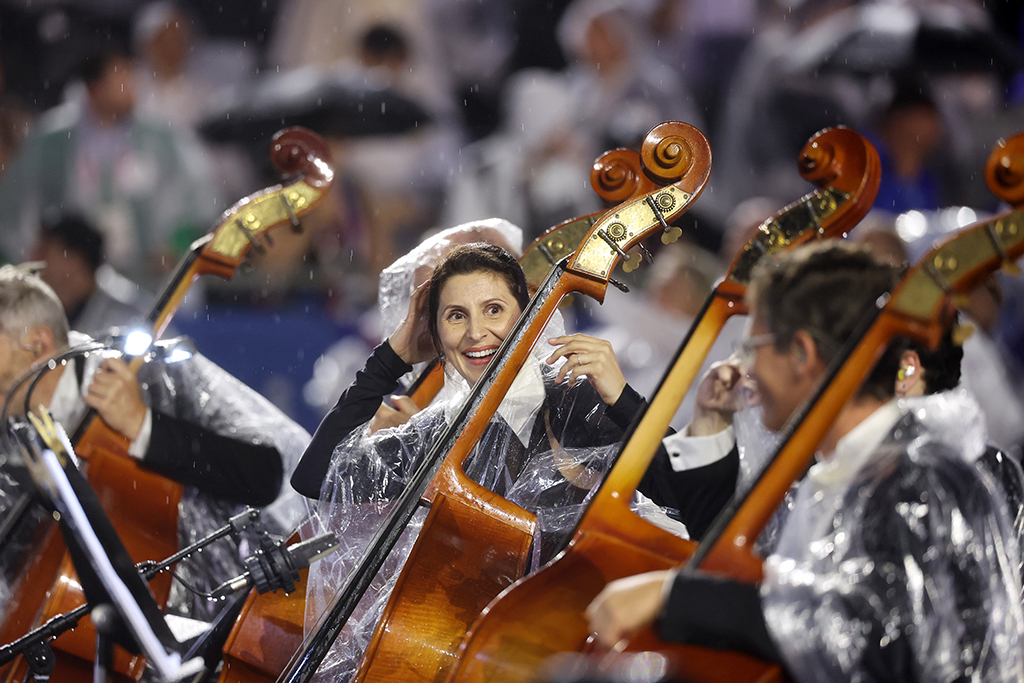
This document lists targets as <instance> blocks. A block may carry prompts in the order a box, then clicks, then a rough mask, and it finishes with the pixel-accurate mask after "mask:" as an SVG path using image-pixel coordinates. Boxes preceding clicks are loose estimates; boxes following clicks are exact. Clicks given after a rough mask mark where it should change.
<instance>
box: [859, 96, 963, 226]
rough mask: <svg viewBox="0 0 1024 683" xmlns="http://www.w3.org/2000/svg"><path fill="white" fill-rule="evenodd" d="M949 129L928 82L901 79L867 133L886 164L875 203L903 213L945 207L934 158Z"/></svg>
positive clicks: (881, 207) (893, 211)
mask: <svg viewBox="0 0 1024 683" xmlns="http://www.w3.org/2000/svg"><path fill="white" fill-rule="evenodd" d="M944 131H945V124H944V122H943V120H942V115H941V114H940V113H939V110H938V108H937V107H936V106H935V101H934V100H933V99H932V97H931V95H930V93H929V92H928V91H927V86H926V84H925V82H924V81H923V80H921V79H912V78H900V79H899V80H898V81H897V83H896V88H895V93H894V94H893V97H892V101H890V103H889V106H888V107H886V109H885V111H883V112H882V113H881V115H879V116H878V118H877V120H876V121H875V122H874V125H873V130H872V131H869V132H867V136H868V139H870V140H871V141H872V142H873V143H874V145H875V148H876V149H877V150H878V156H879V159H880V160H881V162H882V179H881V184H880V186H879V188H878V195H876V197H875V206H876V207H878V208H880V209H884V210H886V211H889V212H892V213H896V214H898V213H904V212H906V211H910V210H911V209H919V210H926V211H927V210H934V209H938V208H940V206H942V200H941V199H940V196H941V192H940V187H939V177H938V174H937V172H936V169H935V167H934V162H935V155H936V152H937V151H938V150H939V147H940V145H941V144H942V142H943V137H944Z"/></svg>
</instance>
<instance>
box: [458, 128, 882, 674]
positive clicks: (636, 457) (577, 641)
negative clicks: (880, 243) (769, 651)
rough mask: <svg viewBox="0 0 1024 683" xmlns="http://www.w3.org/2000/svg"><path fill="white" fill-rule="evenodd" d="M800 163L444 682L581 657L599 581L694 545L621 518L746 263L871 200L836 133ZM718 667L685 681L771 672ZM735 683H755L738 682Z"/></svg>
mask: <svg viewBox="0 0 1024 683" xmlns="http://www.w3.org/2000/svg"><path fill="white" fill-rule="evenodd" d="M799 165H800V169H801V172H802V173H803V175H804V177H805V178H807V179H808V180H810V181H812V182H815V183H816V184H818V185H819V186H820V188H821V189H819V190H817V191H816V192H813V193H811V194H809V195H807V196H806V197H804V198H803V199H801V200H800V201H799V202H796V203H794V204H793V205H790V206H788V207H786V208H785V209H783V210H782V211H780V212H779V213H777V214H776V215H775V216H773V217H772V218H770V219H768V220H767V221H765V222H764V223H763V224H762V225H761V227H760V229H759V231H758V234H757V235H755V237H754V238H753V239H752V240H751V242H750V243H749V244H748V245H747V246H746V247H744V249H743V250H742V251H741V252H740V254H739V255H737V257H736V259H735V260H734V262H733V264H732V266H731V267H730V269H729V273H728V275H727V276H726V277H725V279H724V280H723V281H722V282H721V283H719V285H718V286H717V287H716V289H715V291H714V292H713V293H712V295H711V297H710V298H709V299H708V301H707V302H706V304H705V307H704V310H703V311H702V313H701V314H700V316H699V317H698V319H697V321H696V322H695V324H694V326H693V328H691V330H690V333H689V335H688V337H687V338H686V339H685V340H684V342H683V345H682V346H681V347H680V351H679V353H678V355H677V357H676V359H675V361H674V362H673V364H672V365H671V367H670V369H669V371H668V373H667V375H666V376H665V378H664V380H663V381H662V384H661V386H660V387H659V389H658V391H657V393H656V395H655V396H654V398H653V399H652V401H651V403H650V407H649V408H648V410H647V412H646V413H645V414H644V417H643V418H642V420H641V421H640V423H639V424H638V425H637V427H636V429H635V430H634V431H633V433H632V434H631V435H630V436H629V437H627V438H628V441H627V443H626V445H625V446H624V448H623V450H622V452H621V454H620V455H619V457H618V459H617V461H616V463H615V465H614V466H613V468H612V470H611V471H610V472H609V474H608V477H607V478H606V480H605V481H604V483H603V484H602V486H601V489H600V491H599V492H598V494H597V495H596V496H595V498H594V501H593V502H592V503H591V505H590V507H589V508H588V510H587V511H586V513H585V514H584V516H583V518H582V519H581V521H580V523H579V525H578V526H577V529H576V532H575V533H574V536H573V539H572V541H571V542H570V544H569V546H568V547H567V549H566V550H565V551H564V552H563V553H562V554H560V555H559V556H558V557H556V558H555V560H553V561H552V562H551V563H549V564H548V565H547V566H546V567H544V568H543V569H541V570H540V571H539V572H537V573H536V574H534V575H532V576H530V577H528V578H526V579H523V580H521V581H519V582H517V583H516V584H514V585H513V586H512V587H511V588H509V589H508V590H507V591H505V593H503V594H502V595H501V596H500V597H499V598H498V599H497V600H495V601H494V602H492V603H491V604H490V605H489V606H488V607H487V609H486V611H485V613H484V614H483V615H481V617H480V619H479V620H478V621H477V622H476V623H474V624H473V626H472V628H471V629H470V632H469V635H468V636H467V638H466V641H465V643H464V645H463V648H462V650H461V652H460V659H459V663H458V665H457V667H456V668H455V669H454V670H453V671H452V674H451V676H450V677H449V679H448V680H449V681H527V680H530V679H531V678H532V677H533V676H535V674H536V667H537V665H538V664H539V663H540V662H541V661H542V660H544V659H545V658H546V657H548V656H549V655H551V654H554V653H556V652H563V651H585V650H586V649H587V648H588V647H589V635H590V634H589V629H588V627H587V622H586V618H585V616H584V611H585V610H586V607H587V606H588V605H589V604H590V602H591V601H592V600H593V598H594V597H595V596H596V595H597V594H598V593H599V592H600V591H601V590H602V589H603V588H604V586H605V585H606V584H607V583H608V582H610V581H612V580H615V579H618V578H622V577H626V576H632V575H634V574H638V573H642V572H647V571H654V570H658V569H667V568H670V567H673V566H678V565H680V564H683V563H684V562H685V561H686V560H687V559H688V558H690V556H691V555H692V554H693V552H694V551H695V549H696V547H697V545H696V543H694V542H693V541H689V540H684V539H682V538H679V537H676V536H674V535H672V534H669V533H668V532H665V531H664V530H662V529H659V528H657V527H655V526H653V525H652V524H650V523H648V522H646V521H644V520H642V519H640V518H639V517H638V516H637V515H635V514H634V513H633V512H631V511H630V509H629V505H630V501H631V500H632V498H633V493H634V492H635V491H636V488H637V486H638V484H639V483H640V480H641V478H642V477H643V475H644V473H645V472H646V471H647V468H648V466H649V465H650V462H651V460H652V459H653V457H654V454H655V452H656V451H657V448H658V446H659V444H660V442H661V439H662V438H663V436H664V435H665V433H666V430H667V428H668V426H669V423H670V421H671V420H672V418H673V417H674V415H675V412H676V410H677V408H678V407H679V404H680V403H681V402H682V399H683V398H684V397H685V396H686V394H687V392H688V391H689V389H690V387H691V385H692V384H693V381H694V379H695V377H696V373H697V371H698V370H699V368H700V367H701V365H702V363H703V362H704V360H705V358H706V356H707V353H708V351H709V349H710V348H711V345H712V344H713V343H714V341H715V339H716V338H717V337H718V334H719V332H720V331H721V329H722V327H723V326H724V324H725V322H726V320H728V318H729V317H731V316H732V315H735V314H738V313H745V312H746V309H745V306H744V302H743V297H744V295H745V293H746V285H747V283H748V282H749V278H750V272H751V269H752V268H753V266H754V264H755V263H756V262H757V260H758V259H760V258H761V257H762V256H764V255H765V254H771V253H774V252H778V251H780V250H782V249H786V248H790V247H792V246H795V245H797V244H801V243H804V242H806V241H808V240H811V239H816V238H819V237H827V236H835V235H841V234H844V233H846V232H847V231H849V230H850V229H852V228H853V227H854V226H855V225H856V224H857V223H858V222H859V221H860V220H861V218H863V217H864V215H865V214H866V213H867V211H868V210H869V209H870V207H871V204H872V203H873V202H874V197H875V194H876V192H877V190H878V183H879V162H878V155H877V152H875V150H874V148H873V147H872V146H871V144H870V143H868V142H867V141H866V140H864V139H863V138H862V137H860V136H859V135H857V134H856V133H854V132H853V131H850V130H847V129H828V130H825V131H823V132H821V133H819V134H818V135H816V136H815V137H814V138H812V139H811V140H810V141H809V142H808V143H807V145H806V146H805V147H804V150H803V153H802V154H801V157H800V160H799ZM729 559H730V560H732V559H734V558H729ZM708 568H709V569H711V570H729V572H730V573H734V574H735V573H741V574H742V575H743V576H753V575H754V574H755V573H756V571H759V563H756V562H754V561H752V560H751V561H746V562H743V563H738V562H737V563H733V562H723V563H722V564H719V563H718V558H717V557H716V558H715V560H714V561H713V562H712V563H711V564H710V565H709V566H708ZM739 568H741V569H739ZM722 657H724V658H725V660H727V662H723V663H728V664H729V667H728V668H722V669H721V670H720V671H721V677H719V676H717V675H716V671H718V670H716V669H715V667H708V673H709V674H710V675H709V676H708V677H704V678H696V679H694V680H700V681H725V680H731V679H730V677H731V676H732V675H733V673H735V672H736V671H738V670H740V669H742V670H744V671H747V672H751V673H754V672H761V673H763V674H764V675H765V676H766V678H764V679H763V680H766V681H767V680H775V679H776V678H777V676H778V672H777V671H776V672H765V671H764V667H763V664H761V663H760V662H756V661H754V660H752V659H751V658H748V657H745V656H743V655H738V654H734V653H725V654H723V655H722ZM737 667H738V668H737ZM727 672H732V673H727ZM746 680H759V678H758V677H757V676H754V677H750V676H747V677H746Z"/></svg>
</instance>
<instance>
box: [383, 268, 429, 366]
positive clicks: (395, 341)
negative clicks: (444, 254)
mask: <svg viewBox="0 0 1024 683" xmlns="http://www.w3.org/2000/svg"><path fill="white" fill-rule="evenodd" d="M429 291H430V280H427V281H426V282H424V283H423V284H421V285H420V286H419V287H417V288H416V289H415V290H414V291H413V293H412V296H411V297H410V298H409V312H408V313H407V314H406V316H405V320H403V321H402V324H401V325H399V326H398V329H397V330H395V332H394V334H392V335H391V336H390V337H388V344H390V345H391V348H392V349H393V350H394V352H395V353H397V354H398V357H399V358H401V359H402V360H404V361H405V362H406V363H408V364H409V365H415V364H416V363H422V362H423V361H427V360H430V359H432V358H435V357H436V356H437V351H436V350H435V349H434V342H433V341H432V340H431V339H430V331H429V327H428V326H427V315H428V313H427V292H429Z"/></svg>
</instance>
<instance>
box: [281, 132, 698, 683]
mask: <svg viewBox="0 0 1024 683" xmlns="http://www.w3.org/2000/svg"><path fill="white" fill-rule="evenodd" d="M641 155H642V158H643V163H644V167H645V168H646V170H647V172H648V173H651V174H653V175H655V176H657V177H663V178H666V179H667V180H669V181H670V182H671V184H669V185H666V186H664V187H662V188H659V189H657V190H654V191H652V192H649V193H645V194H644V195H643V196H641V197H639V198H637V199H634V200H632V201H630V202H626V203H625V204H622V205H620V206H618V207H616V208H613V209H611V210H610V211H608V212H606V213H605V214H604V215H603V216H602V217H601V218H600V220H598V222H597V223H595V225H594V227H593V228H592V229H591V232H590V233H589V234H588V235H587V237H586V238H585V239H584V241H583V243H582V244H581V245H580V247H579V249H577V251H576V252H575V255H574V256H573V257H572V258H571V259H566V260H563V261H561V262H559V264H558V265H557V266H556V267H555V268H553V269H552V270H551V272H550V273H549V274H548V276H547V278H546V279H545V282H544V284H543V285H542V286H541V287H540V289H539V290H538V292H537V293H536V294H535V295H534V297H533V298H532V299H531V301H530V303H529V304H528V305H527V306H526V309H525V310H524V311H523V314H522V317H521V318H520V319H519V321H518V322H517V323H516V325H515V326H514V327H513V328H512V330H511V331H510V333H509V334H508V336H507V337H506V339H505V341H504V343H503V344H502V345H501V347H500V348H499V350H498V352H497V357H496V358H497V359H496V360H493V361H492V362H491V363H490V365H489V366H488V367H487V369H486V370H485V371H484V373H483V375H482V376H481V378H480V379H479V380H478V381H477V383H476V385H475V386H474V387H473V389H472V390H471V391H470V393H469V396H468V398H467V399H466V402H465V403H464V404H463V405H462V407H461V408H460V409H459V411H458V413H457V414H456V415H455V416H454V418H453V419H452V421H451V423H450V424H449V425H448V427H446V429H445V430H444V431H443V432H442V433H441V435H440V437H439V438H438V439H437V442H436V443H435V444H434V445H433V446H432V447H431V448H430V450H429V451H428V453H427V455H426V457H425V458H424V459H423V460H422V464H421V465H420V466H419V468H418V469H417V471H416V472H415V473H414V474H413V475H412V477H411V478H410V481H409V483H408V484H407V487H406V489H405V490H404V491H403V493H402V494H401V495H400V496H399V498H398V499H396V501H395V503H394V513H392V515H391V516H389V517H388V519H387V520H385V523H384V524H382V525H381V527H380V528H379V529H378V530H377V532H376V533H375V535H374V537H373V538H372V539H371V541H370V543H369V544H368V546H367V548H366V551H365V553H364V555H363V556H362V559H361V560H360V562H359V563H358V565H357V567H356V568H355V570H354V571H353V572H352V573H351V574H350V575H349V578H348V580H347V581H346V583H345V585H344V586H343V587H342V588H341V590H339V591H338V592H337V594H336V597H335V599H334V601H333V602H332V603H331V605H329V607H328V609H327V611H326V612H325V613H324V615H323V617H322V618H321V620H320V622H319V624H318V626H317V627H316V628H315V629H314V630H313V632H311V634H310V636H309V637H308V638H307V639H306V644H305V645H304V647H303V649H302V651H301V652H299V653H298V654H297V655H296V657H295V658H294V659H293V660H292V663H291V664H290V666H289V668H288V670H287V671H286V672H285V675H284V677H283V680H287V681H298V680H308V679H309V677H311V676H312V675H313V673H314V672H315V671H316V669H317V667H318V666H319V664H320V662H321V661H322V660H323V658H324V657H325V656H326V654H327V652H328V650H329V649H330V647H331V645H332V643H333V641H334V639H335V638H336V637H337V636H338V634H339V633H340V631H341V629H342V627H343V626H344V625H345V623H346V621H347V619H348V617H349V616H351V614H352V612H353V611H354V610H355V607H356V605H357V604H358V602H359V600H360V599H361V597H362V595H363V593H364V592H365V591H366V589H367V587H368V586H369V584H370V582H371V581H372V579H373V577H374V576H375V574H376V572H377V570H378V569H379V568H380V566H381V565H382V563H383V562H384V559H385V556H386V555H387V553H388V551H389V550H390V549H391V548H392V547H394V544H395V542H396V541H397V538H398V537H399V536H400V535H401V534H402V532H403V530H404V529H405V526H406V525H407V523H408V521H409V520H410V519H411V518H412V516H413V514H414V512H415V508H416V506H417V504H418V502H419V499H420V497H421V496H423V497H425V498H426V500H428V501H429V502H430V510H429V513H428V515H427V519H426V520H425V522H424V526H423V531H421V532H420V534H419V535H418V537H417V541H416V544H415V545H414V547H413V549H412V552H411V554H410V556H409V557H408V558H407V561H406V563H405V569H404V570H403V572H402V573H401V574H400V575H399V577H398V581H397V584H396V587H395V590H394V591H392V593H391V595H390V600H389V602H388V605H386V606H385V613H384V615H383V616H382V618H381V620H380V622H379V624H378V626H377V630H376V631H375V632H374V636H373V638H372V640H371V642H370V645H369V647H368V648H367V651H366V653H365V655H364V658H363V664H362V667H361V669H360V672H359V673H358V679H359V680H379V679H386V680H401V679H416V678H420V677H423V676H429V677H431V678H434V677H437V676H438V675H439V672H443V671H445V670H446V669H447V667H448V666H449V665H450V664H451V663H452V662H453V661H454V655H455V648H456V647H457V645H458V642H459V640H461V636H462V634H463V633H464V631H465V628H466V626H467V624H468V621H469V620H470V619H472V618H473V617H474V616H475V615H476V614H477V613H478V612H479V610H480V609H482V608H483V606H484V605H485V604H486V603H487V602H488V601H489V600H490V599H491V598H492V597H493V596H494V595H496V594H497V593H498V592H499V591H500V590H502V589H503V588H504V587H505V586H507V585H508V584H509V583H510V582H511V581H512V580H513V579H514V578H515V577H516V576H520V575H522V573H523V571H524V569H525V566H526V560H527V557H526V552H527V549H528V548H529V546H530V543H531V542H532V539H533V531H534V523H535V520H534V517H533V515H532V514H530V513H528V512H527V511H525V510H523V509H522V508H520V507H519V506H517V505H514V504H513V503H511V502H509V501H507V500H505V499H504V498H502V497H501V496H499V495H497V494H495V493H493V492H491V491H489V490H487V489H485V488H483V487H481V486H479V485H478V484H476V483H475V482H473V481H472V480H470V479H469V478H468V477H467V476H466V475H465V473H464V471H463V463H464V461H466V460H467V459H468V457H469V456H470V455H471V453H472V447H473V445H474V444H475V443H476V440H477V439H478V438H479V436H480V434H482V432H483V430H484V429H485V427H486V426H487V423H488V421H489V419H490V416H491V415H492V414H493V413H494V411H495V410H496V408H497V407H498V404H499V403H500V401H501V399H502V397H503V396H504V395H505V393H506V392H507V391H508V388H509V386H510V385H511V383H512V381H513V380H514V379H515V377H516V376H517V374H518V371H519V369H520V368H521V367H522V365H523V364H524V362H525V361H526V358H527V356H528V354H529V353H530V351H531V349H532V347H533V344H534V342H535V340H536V339H537V337H538V335H539V334H540V332H541V331H542V330H543V328H544V327H545V326H546V324H547V322H548V321H549V319H550V317H551V315H552V314H553V312H554V310H555V308H556V307H557V305H558V303H559V301H560V300H561V299H562V298H563V297H564V296H565V295H567V294H569V293H570V292H580V293H584V294H587V295H589V296H592V297H593V298H595V299H597V300H599V301H600V300H601V299H603V295H604V292H605V289H606V287H607V283H608V279H609V277H610V275H611V270H612V268H613V267H614V266H615V265H616V264H617V263H618V262H619V260H620V259H621V260H623V261H628V262H629V263H630V264H633V263H636V262H637V261H639V258H640V256H639V254H629V255H627V254H626V253H625V250H627V249H629V248H631V247H632V246H633V245H635V244H636V243H637V242H639V241H640V240H641V239H643V238H644V237H646V236H647V235H648V234H650V233H654V232H661V231H665V232H666V233H670V232H672V227H671V225H670V223H671V222H672V221H675V220H676V219H677V218H678V217H679V216H680V215H681V214H682V213H683V211H685V210H686V209H687V208H688V207H689V206H690V205H691V204H692V202H693V201H694V199H696V197H697V196H698V195H699V194H700V193H701V191H703V189H704V187H705V185H706V183H707V179H708V176H709V173H710V167H711V150H710V146H709V145H708V143H707V140H706V139H705V138H704V136H703V135H702V134H701V133H700V132H699V131H697V130H696V129H695V128H694V127H692V126H690V125H688V124H684V123H679V122H669V123H665V124H661V125H659V126H657V127H655V128H654V129H653V130H652V131H651V132H650V133H648V135H647V137H646V138H645V140H644V145H643V148H642V151H641ZM435 475H436V476H435ZM455 539H458V540H457V541H455Z"/></svg>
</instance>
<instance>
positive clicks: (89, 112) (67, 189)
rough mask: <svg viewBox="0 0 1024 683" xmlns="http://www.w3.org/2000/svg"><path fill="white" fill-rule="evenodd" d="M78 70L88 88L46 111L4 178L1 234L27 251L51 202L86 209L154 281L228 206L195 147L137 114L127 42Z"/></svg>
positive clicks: (113, 257) (120, 254)
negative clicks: (221, 201)
mask: <svg viewBox="0 0 1024 683" xmlns="http://www.w3.org/2000/svg"><path fill="white" fill-rule="evenodd" d="M78 76H79V77H80V81H81V85H82V88H83V90H82V92H81V95H80V96H75V97H73V98H72V99H71V100H70V101H68V102H67V103H66V104H64V105H61V106H59V107H56V108H54V109H52V110H50V111H48V112H46V113H45V114H44V115H43V116H42V117H41V118H40V120H39V122H38V123H37V125H36V126H35V128H34V130H33V132H32V134H31V135H30V137H29V139H27V140H26V141H25V144H24V146H23V147H22V149H21V153H20V154H19V156H18V158H17V160H16V161H15V162H14V164H13V165H12V166H11V167H9V168H8V169H7V172H6V173H5V174H4V176H3V179H2V180H0V229H2V231H3V236H2V238H0V239H3V241H4V245H5V252H6V253H8V254H9V255H12V254H13V255H15V257H18V256H19V255H24V254H25V253H26V250H27V249H28V247H29V246H30V245H31V244H32V243H33V241H34V234H35V231H36V230H37V228H38V225H39V220H40V216H41V215H42V212H43V211H44V210H46V209H48V208H49V207H63V208H64V209H65V210H74V211H78V212H81V213H82V214H83V215H85V216H87V217H88V218H89V219H90V220H91V221H93V223H94V225H95V226H96V229H97V230H99V232H100V233H101V234H102V235H103V236H104V252H105V253H104V257H105V258H106V259H107V260H108V261H109V262H110V263H111V264H112V265H114V266H115V267H116V268H118V269H119V270H121V271H123V272H125V273H127V274H129V275H130V276H131V277H133V278H137V279H139V280H140V282H142V283H143V284H144V285H146V286H149V287H154V286H155V283H157V282H159V280H160V278H161V277H162V275H163V274H164V272H165V271H166V270H167V269H169V268H170V267H171V266H172V265H174V263H175V262H176V260H177V254H178V253H181V252H182V251H183V246H184V245H187V244H188V243H189V242H190V241H191V240H192V239H193V238H194V237H195V236H196V235H197V234H200V233H201V232H202V231H203V230H204V229H205V227H206V224H207V222H208V221H209V220H210V219H211V218H212V217H213V216H215V215H216V214H217V213H218V212H219V210H222V209H223V206H220V205H219V204H218V202H217V201H216V199H215V198H214V196H213V195H212V192H211V190H212V183H211V182H210V180H209V176H208V174H207V168H206V165H205V163H204V160H203V159H202V157H201V156H200V155H199V154H198V153H197V152H196V149H195V147H194V146H191V145H190V144H189V143H188V142H187V141H186V140H185V139H183V138H182V137H180V136H179V135H178V134H177V133H176V132H175V131H174V130H172V129H169V128H168V127H167V126H166V125H163V126H161V125H159V124H156V125H154V124H151V123H148V122H147V121H145V120H144V119H143V118H141V117H137V116H136V113H135V95H134V92H135V91H134V82H133V79H132V64H131V61H130V60H129V58H128V57H127V56H126V55H125V54H124V53H123V52H122V51H121V50H120V49H118V48H117V47H115V46H105V47H103V48H101V49H99V50H97V51H95V52H93V53H92V54H90V55H89V56H88V57H86V58H85V59H83V60H82V62H81V64H80V65H79V70H78Z"/></svg>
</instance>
